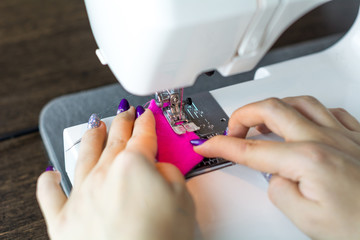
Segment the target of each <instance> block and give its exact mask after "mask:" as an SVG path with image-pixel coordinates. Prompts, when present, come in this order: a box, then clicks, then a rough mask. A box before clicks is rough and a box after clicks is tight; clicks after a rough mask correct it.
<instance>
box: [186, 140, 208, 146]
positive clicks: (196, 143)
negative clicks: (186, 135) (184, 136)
mask: <svg viewBox="0 0 360 240" xmlns="http://www.w3.org/2000/svg"><path fill="white" fill-rule="evenodd" d="M207 140H208V139H193V140H190V143H191V144H192V145H193V146H200V145H202V144H203V143H205V142H206V141H207Z"/></svg>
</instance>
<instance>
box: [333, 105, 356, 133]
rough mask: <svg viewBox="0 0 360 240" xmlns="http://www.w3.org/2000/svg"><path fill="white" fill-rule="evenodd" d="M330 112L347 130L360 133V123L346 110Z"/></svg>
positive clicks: (340, 109)
mask: <svg viewBox="0 0 360 240" xmlns="http://www.w3.org/2000/svg"><path fill="white" fill-rule="evenodd" d="M329 111H330V112H331V113H332V114H333V115H334V117H335V118H336V119H337V120H338V121H339V122H340V123H341V124H342V125H343V126H344V127H345V128H347V129H349V130H350V131H356V132H360V123H359V122H358V120H357V119H356V118H355V117H353V116H352V115H351V114H350V113H348V112H347V111H346V110H345V109H343V108H331V109H329Z"/></svg>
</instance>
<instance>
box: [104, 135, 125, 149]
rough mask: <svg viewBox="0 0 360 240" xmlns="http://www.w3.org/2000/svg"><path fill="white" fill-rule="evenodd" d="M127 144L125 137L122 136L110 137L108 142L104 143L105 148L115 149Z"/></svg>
mask: <svg viewBox="0 0 360 240" xmlns="http://www.w3.org/2000/svg"><path fill="white" fill-rule="evenodd" d="M126 144H127V141H126V140H125V139H122V138H116V139H112V140H110V141H109V142H107V144H106V149H108V150H113V149H114V150H117V149H119V148H123V147H125V146H126Z"/></svg>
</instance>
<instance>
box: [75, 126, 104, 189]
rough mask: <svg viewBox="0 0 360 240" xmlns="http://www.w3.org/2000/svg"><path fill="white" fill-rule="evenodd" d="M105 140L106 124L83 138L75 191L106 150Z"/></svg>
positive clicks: (90, 131)
mask: <svg viewBox="0 0 360 240" xmlns="http://www.w3.org/2000/svg"><path fill="white" fill-rule="evenodd" d="M105 139H106V125H105V123H104V122H101V123H100V126H99V127H98V128H93V129H89V130H87V131H86V132H85V134H84V136H83V137H82V138H81V144H80V150H79V157H78V161H77V162H76V167H75V175H74V189H77V188H78V187H79V186H80V185H81V184H82V182H83V181H84V179H85V178H86V177H87V175H88V174H89V172H90V171H91V170H92V169H93V168H94V166H95V165H96V163H97V162H98V160H99V158H100V156H101V153H102V151H103V149H104V143H105Z"/></svg>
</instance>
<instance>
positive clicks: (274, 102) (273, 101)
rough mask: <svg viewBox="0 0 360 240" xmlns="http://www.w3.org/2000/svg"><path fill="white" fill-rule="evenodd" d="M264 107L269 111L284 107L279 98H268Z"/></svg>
mask: <svg viewBox="0 0 360 240" xmlns="http://www.w3.org/2000/svg"><path fill="white" fill-rule="evenodd" d="M264 103H265V106H266V107H268V108H270V109H276V108H279V107H281V106H283V105H284V103H283V102H282V101H281V100H280V99H279V98H275V97H272V98H268V99H266V100H265V102H264Z"/></svg>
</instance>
